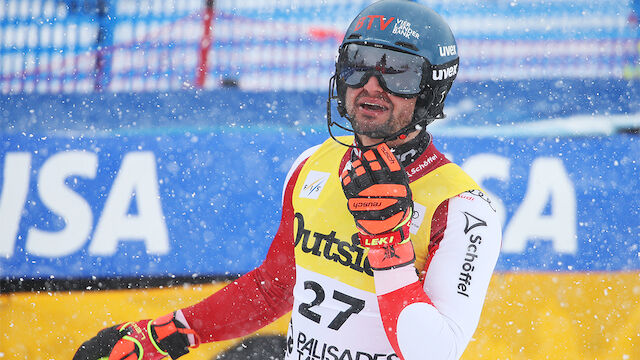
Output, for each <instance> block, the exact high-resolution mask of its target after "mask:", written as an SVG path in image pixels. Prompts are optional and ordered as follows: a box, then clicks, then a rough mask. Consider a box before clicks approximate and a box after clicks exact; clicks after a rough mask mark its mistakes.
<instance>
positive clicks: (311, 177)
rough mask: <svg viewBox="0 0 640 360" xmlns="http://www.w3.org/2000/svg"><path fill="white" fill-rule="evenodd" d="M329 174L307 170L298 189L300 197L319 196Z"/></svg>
mask: <svg viewBox="0 0 640 360" xmlns="http://www.w3.org/2000/svg"><path fill="white" fill-rule="evenodd" d="M330 175H331V174H329V173H326V172H320V171H314V170H311V171H309V174H308V175H307V178H306V179H305V181H304V184H303V185H302V189H301V190H300V197H301V198H307V199H317V198H318V196H320V192H321V191H322V189H323V188H324V185H325V184H326V183H327V180H329V176H330Z"/></svg>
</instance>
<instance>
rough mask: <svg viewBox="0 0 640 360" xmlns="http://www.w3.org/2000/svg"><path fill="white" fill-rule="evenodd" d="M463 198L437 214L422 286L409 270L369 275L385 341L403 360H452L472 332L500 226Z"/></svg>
mask: <svg viewBox="0 0 640 360" xmlns="http://www.w3.org/2000/svg"><path fill="white" fill-rule="evenodd" d="M465 195H468V196H464V197H461V196H458V197H454V198H452V199H449V200H448V202H447V203H446V206H444V207H440V208H439V209H438V210H439V211H444V212H445V213H444V214H443V213H440V214H437V215H438V216H437V217H436V218H437V219H439V220H441V221H442V220H444V221H446V227H445V229H444V232H443V234H442V239H441V240H440V241H439V243H437V244H434V245H435V246H433V247H432V254H430V259H429V260H430V261H429V262H428V268H427V269H426V277H425V280H424V286H422V284H421V283H420V282H419V281H418V278H417V275H416V273H415V270H414V269H413V267H412V266H407V267H401V268H396V269H390V270H383V271H374V280H375V284H376V293H377V294H378V303H379V306H380V312H381V314H382V317H383V322H384V323H385V330H387V336H388V337H389V340H390V342H391V343H392V344H394V348H396V346H397V349H398V350H400V353H401V356H402V357H403V358H404V360H412V359H422V358H424V357H425V356H428V357H429V358H434V359H458V358H460V356H462V353H463V352H464V349H465V348H466V346H467V344H468V343H469V340H470V339H471V336H472V335H473V333H474V331H475V329H476V327H477V326H478V321H479V319H480V313H481V311H482V305H483V303H484V299H485V295H486V292H487V288H488V286H489V281H490V279H491V274H492V273H493V269H494V267H495V264H496V261H497V258H498V255H499V252H500V244H501V238H502V235H501V224H500V222H499V220H498V217H497V216H496V213H495V211H494V210H493V209H492V208H491V206H490V205H489V203H487V202H486V201H485V200H483V199H481V198H480V197H477V196H475V195H472V194H468V193H465ZM436 218H434V221H436Z"/></svg>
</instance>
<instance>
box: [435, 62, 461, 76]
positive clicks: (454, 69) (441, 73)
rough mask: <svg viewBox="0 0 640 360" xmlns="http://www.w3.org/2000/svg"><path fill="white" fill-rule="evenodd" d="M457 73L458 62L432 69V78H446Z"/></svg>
mask: <svg viewBox="0 0 640 360" xmlns="http://www.w3.org/2000/svg"><path fill="white" fill-rule="evenodd" d="M457 73H458V64H455V65H453V66H449V67H448V68H446V69H438V70H433V80H444V79H448V78H450V77H452V76H454V75H456V74H457Z"/></svg>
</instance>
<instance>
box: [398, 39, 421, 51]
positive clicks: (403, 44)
mask: <svg viewBox="0 0 640 360" xmlns="http://www.w3.org/2000/svg"><path fill="white" fill-rule="evenodd" d="M396 45H398V46H402V47H404V48H407V49H410V50H413V51H418V48H417V47H416V46H415V45H413V44H411V43H408V42H404V41H396Z"/></svg>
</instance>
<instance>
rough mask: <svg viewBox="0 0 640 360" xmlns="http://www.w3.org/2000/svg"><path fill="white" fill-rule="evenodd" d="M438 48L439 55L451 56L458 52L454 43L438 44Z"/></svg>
mask: <svg viewBox="0 0 640 360" xmlns="http://www.w3.org/2000/svg"><path fill="white" fill-rule="evenodd" d="M438 49H440V56H452V55H456V54H457V53H458V51H457V49H456V46H455V45H449V46H438Z"/></svg>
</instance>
